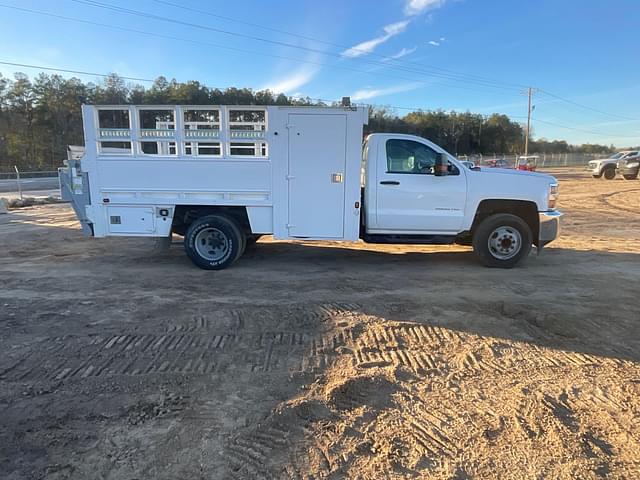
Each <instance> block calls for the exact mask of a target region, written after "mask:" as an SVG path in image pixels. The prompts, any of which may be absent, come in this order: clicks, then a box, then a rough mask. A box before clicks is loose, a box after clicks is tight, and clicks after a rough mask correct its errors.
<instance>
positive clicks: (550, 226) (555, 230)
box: [537, 210, 562, 248]
mask: <svg viewBox="0 0 640 480" xmlns="http://www.w3.org/2000/svg"><path fill="white" fill-rule="evenodd" d="M561 216H562V213H561V212H558V211H556V210H549V211H547V212H540V213H539V214H538V217H539V220H540V229H539V230H540V231H539V233H538V244H537V247H538V248H542V247H543V246H545V245H546V244H548V243H550V242H553V241H554V240H555V239H556V238H558V235H560V217H561Z"/></svg>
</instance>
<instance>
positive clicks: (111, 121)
mask: <svg viewBox="0 0 640 480" xmlns="http://www.w3.org/2000/svg"><path fill="white" fill-rule="evenodd" d="M98 127H99V128H117V129H121V128H122V129H127V130H128V129H130V128H131V124H130V123H129V110H121V109H117V110H102V109H101V110H98Z"/></svg>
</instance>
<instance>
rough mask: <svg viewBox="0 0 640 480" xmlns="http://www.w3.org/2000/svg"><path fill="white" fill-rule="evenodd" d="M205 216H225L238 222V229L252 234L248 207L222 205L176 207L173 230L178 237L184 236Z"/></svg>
mask: <svg viewBox="0 0 640 480" xmlns="http://www.w3.org/2000/svg"><path fill="white" fill-rule="evenodd" d="M205 215H224V216H226V217H230V218H232V219H233V220H235V221H236V223H237V224H238V227H239V228H240V229H241V230H242V231H243V232H244V233H245V235H250V234H251V224H250V223H249V216H248V215H247V209H246V207H235V206H233V207H232V206H221V205H176V209H175V212H174V214H173V222H172V224H171V228H172V230H173V231H174V232H175V233H177V234H178V235H183V236H184V234H185V232H186V231H187V228H188V227H189V225H190V224H191V222H193V221H194V220H195V219H197V218H200V217H203V216H205Z"/></svg>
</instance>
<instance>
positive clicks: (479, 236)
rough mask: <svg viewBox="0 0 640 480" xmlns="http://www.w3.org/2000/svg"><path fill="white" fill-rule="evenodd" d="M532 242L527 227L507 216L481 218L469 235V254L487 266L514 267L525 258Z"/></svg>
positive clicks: (502, 214) (523, 223)
mask: <svg viewBox="0 0 640 480" xmlns="http://www.w3.org/2000/svg"><path fill="white" fill-rule="evenodd" d="M496 235H497V236H496ZM501 238H503V240H500V239H501ZM492 239H493V240H492ZM518 239H519V240H518ZM491 243H493V244H494V245H493V246H492V245H491ZM532 243H533V236H532V234H531V228H529V225H527V223H526V222H525V221H524V220H522V219H521V218H520V217H518V216H516V215H512V214H510V213H498V214H496V215H491V216H490V217H487V218H485V219H484V220H483V221H482V222H481V223H480V225H478V227H477V228H476V229H475V231H474V232H473V251H474V252H475V253H476V255H477V256H478V258H479V259H480V261H481V262H482V263H483V264H484V265H486V266H487V267H495V268H512V267H514V266H515V265H516V264H517V263H518V262H520V261H521V260H522V259H523V258H526V257H527V256H528V255H529V252H530V251H531V244H532ZM511 249H513V250H511Z"/></svg>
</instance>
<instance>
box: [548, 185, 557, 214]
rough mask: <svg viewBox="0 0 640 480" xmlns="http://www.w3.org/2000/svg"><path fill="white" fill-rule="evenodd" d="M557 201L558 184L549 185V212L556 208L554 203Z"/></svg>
mask: <svg viewBox="0 0 640 480" xmlns="http://www.w3.org/2000/svg"><path fill="white" fill-rule="evenodd" d="M557 201H558V184H557V183H550V184H549V210H554V209H555V208H556V202H557Z"/></svg>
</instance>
